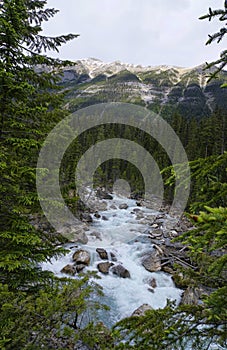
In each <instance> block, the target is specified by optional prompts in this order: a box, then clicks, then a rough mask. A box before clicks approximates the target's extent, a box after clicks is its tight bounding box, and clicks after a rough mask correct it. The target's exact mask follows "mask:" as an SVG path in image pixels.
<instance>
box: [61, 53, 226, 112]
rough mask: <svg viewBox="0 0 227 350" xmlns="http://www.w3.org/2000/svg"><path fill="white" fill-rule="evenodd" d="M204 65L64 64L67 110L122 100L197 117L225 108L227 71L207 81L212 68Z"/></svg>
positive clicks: (85, 60)
mask: <svg viewBox="0 0 227 350" xmlns="http://www.w3.org/2000/svg"><path fill="white" fill-rule="evenodd" d="M204 68H205V64H203V65H200V66H197V67H193V68H182V67H175V66H165V65H162V66H156V67H152V66H147V67H143V66H141V65H132V64H127V63H122V62H120V61H116V62H111V63H105V62H102V61H100V60H98V59H95V58H89V59H82V60H78V61H76V62H75V65H72V66H68V67H65V68H64V71H63V74H62V76H61V84H62V85H63V86H64V87H65V88H67V89H69V93H68V97H67V100H68V101H67V107H68V108H69V109H70V111H74V110H76V109H78V108H82V107H85V106H88V105H90V104H94V103H100V102H113V101H117V102H121V101H122V102H129V103H136V104H140V105H142V106H146V107H148V108H150V109H152V110H155V111H157V110H159V109H160V108H161V109H162V112H163V113H167V112H168V111H170V113H172V112H176V111H177V112H179V113H181V114H182V115H184V116H186V117H197V118H198V117H202V116H207V115H209V114H211V113H212V112H213V111H214V110H215V109H216V108H221V109H226V110H227V89H221V88H220V85H221V83H222V82H226V81H227V72H225V71H224V72H222V73H220V75H219V79H217V80H212V81H211V82H210V83H208V78H209V73H211V71H209V72H207V71H204Z"/></svg>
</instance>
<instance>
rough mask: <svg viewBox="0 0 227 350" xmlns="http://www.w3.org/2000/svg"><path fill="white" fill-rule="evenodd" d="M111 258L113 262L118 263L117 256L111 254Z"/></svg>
mask: <svg viewBox="0 0 227 350" xmlns="http://www.w3.org/2000/svg"><path fill="white" fill-rule="evenodd" d="M110 256H111V260H112V261H114V262H116V261H117V258H116V255H115V254H114V253H112V252H110Z"/></svg>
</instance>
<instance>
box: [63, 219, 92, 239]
mask: <svg viewBox="0 0 227 350" xmlns="http://www.w3.org/2000/svg"><path fill="white" fill-rule="evenodd" d="M85 230H86V225H85V224H83V223H81V225H69V226H66V225H65V226H62V227H61V228H60V229H59V232H60V233H61V234H62V235H63V236H64V237H66V238H67V239H68V241H69V242H72V243H81V244H87V242H88V238H87V235H86V233H85Z"/></svg>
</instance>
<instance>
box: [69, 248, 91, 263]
mask: <svg viewBox="0 0 227 350" xmlns="http://www.w3.org/2000/svg"><path fill="white" fill-rule="evenodd" d="M90 260H91V257H90V253H89V252H88V251H87V250H83V249H79V250H77V251H76V252H75V253H74V254H73V261H74V262H75V263H76V265H79V264H84V265H87V266H88V265H89V264H90Z"/></svg>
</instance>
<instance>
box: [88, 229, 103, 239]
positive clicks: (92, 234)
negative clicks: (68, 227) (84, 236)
mask: <svg viewBox="0 0 227 350" xmlns="http://www.w3.org/2000/svg"><path fill="white" fill-rule="evenodd" d="M90 235H91V236H93V237H96V238H97V239H99V240H100V241H102V238H101V233H100V232H98V231H93V232H91V234H90Z"/></svg>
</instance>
